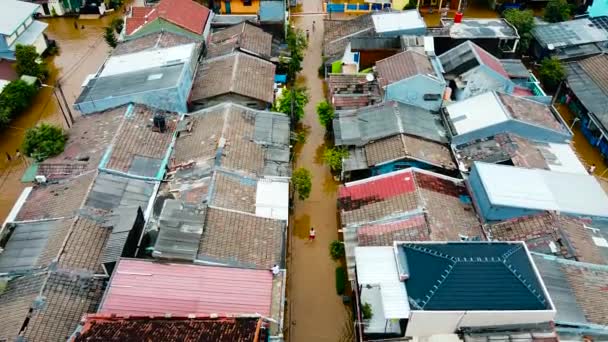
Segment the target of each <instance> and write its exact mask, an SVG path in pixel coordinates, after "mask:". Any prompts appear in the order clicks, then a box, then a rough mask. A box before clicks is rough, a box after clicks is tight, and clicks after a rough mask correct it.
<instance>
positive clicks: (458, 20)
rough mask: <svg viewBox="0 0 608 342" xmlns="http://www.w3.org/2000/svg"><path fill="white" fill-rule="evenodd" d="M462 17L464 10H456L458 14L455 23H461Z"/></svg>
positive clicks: (455, 16)
mask: <svg viewBox="0 0 608 342" xmlns="http://www.w3.org/2000/svg"><path fill="white" fill-rule="evenodd" d="M462 17H463V14H462V12H456V15H454V24H460V23H461V22H462Z"/></svg>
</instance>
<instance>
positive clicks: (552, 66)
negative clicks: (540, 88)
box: [538, 57, 566, 91]
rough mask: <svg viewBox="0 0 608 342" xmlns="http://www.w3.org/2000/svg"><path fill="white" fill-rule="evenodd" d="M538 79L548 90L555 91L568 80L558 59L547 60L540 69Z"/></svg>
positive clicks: (541, 64) (543, 61) (544, 60)
mask: <svg viewBox="0 0 608 342" xmlns="http://www.w3.org/2000/svg"><path fill="white" fill-rule="evenodd" d="M538 77H539V78H540V81H541V82H542V83H543V85H544V86H545V88H546V89H547V90H550V91H555V90H556V89H557V87H558V86H559V84H560V82H561V81H563V80H564V78H566V71H565V70H564V67H563V66H562V64H561V63H560V61H559V60H558V59H557V58H555V57H551V58H545V59H543V60H542V62H541V63H540V67H539V68H538Z"/></svg>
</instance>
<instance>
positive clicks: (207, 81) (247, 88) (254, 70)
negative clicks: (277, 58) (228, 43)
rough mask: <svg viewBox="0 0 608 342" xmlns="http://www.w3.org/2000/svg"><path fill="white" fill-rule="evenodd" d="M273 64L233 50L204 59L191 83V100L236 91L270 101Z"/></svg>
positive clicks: (272, 90) (272, 86) (253, 97)
mask: <svg viewBox="0 0 608 342" xmlns="http://www.w3.org/2000/svg"><path fill="white" fill-rule="evenodd" d="M275 69H276V67H275V65H274V64H272V63H270V62H268V61H265V60H263V59H261V58H257V57H253V56H249V55H247V54H244V53H240V52H236V53H233V54H229V55H225V56H221V57H216V58H212V59H206V60H203V62H202V63H201V64H200V65H199V69H198V72H197V74H196V77H195V79H194V82H193V85H192V92H191V94H190V99H191V100H192V101H197V100H202V99H209V98H213V97H215V96H219V95H225V94H230V93H234V94H238V95H242V96H246V97H250V98H252V99H255V100H260V101H264V102H267V103H272V102H273V98H274V74H275Z"/></svg>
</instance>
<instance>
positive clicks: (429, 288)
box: [399, 242, 550, 311]
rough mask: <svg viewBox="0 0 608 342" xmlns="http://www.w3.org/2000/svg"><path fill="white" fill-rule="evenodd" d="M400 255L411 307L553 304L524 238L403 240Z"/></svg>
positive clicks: (502, 307)
mask: <svg viewBox="0 0 608 342" xmlns="http://www.w3.org/2000/svg"><path fill="white" fill-rule="evenodd" d="M399 256H400V263H401V264H403V265H407V270H408V271H409V272H408V274H409V278H408V279H407V280H406V281H405V287H406V290H407V293H408V297H409V299H410V303H411V304H412V305H411V306H412V309H418V310H448V311H452V310H547V309H550V305H549V301H548V300H547V298H546V297H545V294H544V291H543V289H542V286H541V285H540V281H539V280H538V277H537V275H536V273H535V272H534V268H533V266H532V262H531V260H530V258H529V256H528V253H527V252H526V249H525V248H524V245H523V243H520V242H504V243H502V242H501V243H497V242H465V243H459V242H450V243H438V244H433V243H405V244H403V245H400V246H399Z"/></svg>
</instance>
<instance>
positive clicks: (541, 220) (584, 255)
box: [488, 213, 608, 264]
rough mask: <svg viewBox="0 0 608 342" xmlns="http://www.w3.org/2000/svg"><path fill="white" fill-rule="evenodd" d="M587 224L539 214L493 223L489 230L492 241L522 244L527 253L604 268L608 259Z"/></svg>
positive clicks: (555, 215) (554, 215) (568, 218)
mask: <svg viewBox="0 0 608 342" xmlns="http://www.w3.org/2000/svg"><path fill="white" fill-rule="evenodd" d="M590 223H591V222H590V221H589V220H583V219H579V218H574V217H569V216H563V215H557V214H553V213H541V214H537V215H531V216H524V217H520V218H516V219H512V220H508V221H504V222H498V223H492V224H489V225H488V230H489V232H490V234H491V235H492V238H493V239H496V240H499V241H525V242H526V244H527V245H528V249H530V250H532V251H535V252H539V253H544V254H557V255H559V256H563V257H564V258H567V259H574V260H578V261H583V262H590V263H595V264H607V263H608V259H607V258H606V257H605V256H604V255H603V254H602V252H601V251H600V247H598V246H597V245H596V244H595V242H594V240H593V239H594V234H593V232H592V231H591V230H590V229H588V228H587V227H586V224H590ZM551 244H552V245H553V246H554V247H553V248H555V249H556V250H557V252H556V253H554V252H553V251H552V247H551Z"/></svg>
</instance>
